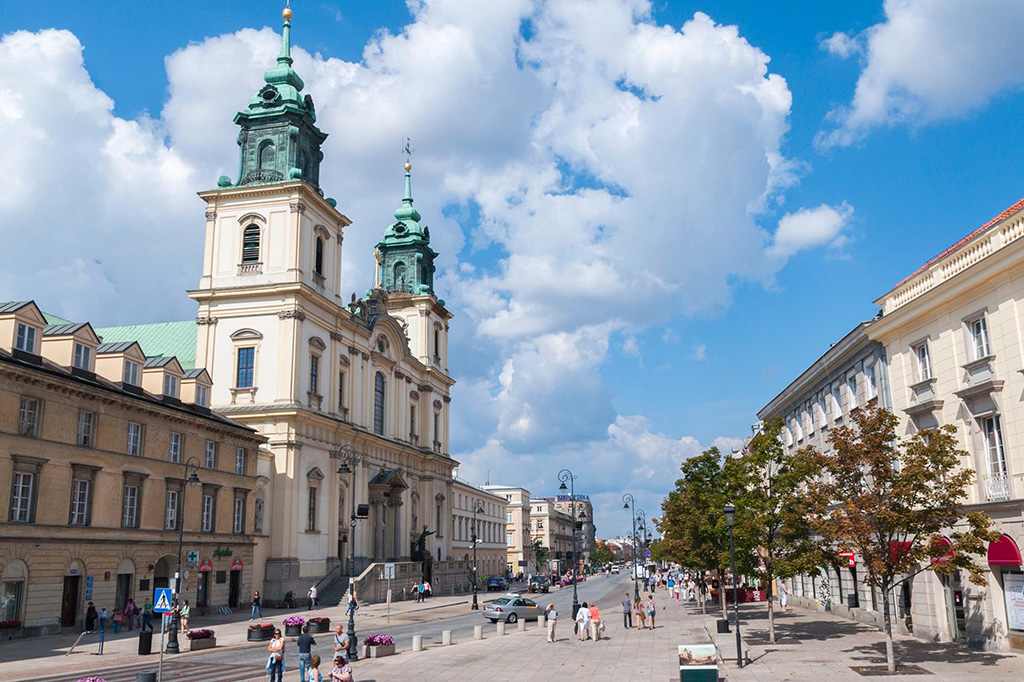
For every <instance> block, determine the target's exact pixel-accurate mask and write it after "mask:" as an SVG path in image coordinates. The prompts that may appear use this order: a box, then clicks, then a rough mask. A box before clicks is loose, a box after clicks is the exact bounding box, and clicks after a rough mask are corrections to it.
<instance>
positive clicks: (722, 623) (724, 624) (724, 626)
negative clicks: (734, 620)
mask: <svg viewBox="0 0 1024 682" xmlns="http://www.w3.org/2000/svg"><path fill="white" fill-rule="evenodd" d="M716 622H717V623H718V634H720V635H721V634H725V633H726V632H729V621H727V620H726V619H725V618H719V619H718V620H717V621H716Z"/></svg>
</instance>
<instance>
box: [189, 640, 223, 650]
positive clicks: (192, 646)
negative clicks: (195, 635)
mask: <svg viewBox="0 0 1024 682" xmlns="http://www.w3.org/2000/svg"><path fill="white" fill-rule="evenodd" d="M215 646H217V638H216V637H207V638H206V639H190V640H189V647H188V650H189V651H200V650H202V649H212V648H213V647H215Z"/></svg>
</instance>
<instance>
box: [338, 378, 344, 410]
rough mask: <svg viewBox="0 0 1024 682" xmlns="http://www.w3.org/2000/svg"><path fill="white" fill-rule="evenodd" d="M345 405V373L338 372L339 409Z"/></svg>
mask: <svg viewBox="0 0 1024 682" xmlns="http://www.w3.org/2000/svg"><path fill="white" fill-rule="evenodd" d="M344 407H345V373H344V372H338V409H339V410H340V409H342V408H344Z"/></svg>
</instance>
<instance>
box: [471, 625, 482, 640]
mask: <svg viewBox="0 0 1024 682" xmlns="http://www.w3.org/2000/svg"><path fill="white" fill-rule="evenodd" d="M483 638H484V626H483V625H474V626H473V639H483Z"/></svg>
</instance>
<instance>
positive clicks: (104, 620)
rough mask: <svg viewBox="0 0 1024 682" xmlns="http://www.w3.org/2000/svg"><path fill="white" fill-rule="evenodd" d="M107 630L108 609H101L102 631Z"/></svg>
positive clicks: (103, 607)
mask: <svg viewBox="0 0 1024 682" xmlns="http://www.w3.org/2000/svg"><path fill="white" fill-rule="evenodd" d="M106 629H107V607H106V606H101V607H100V630H106Z"/></svg>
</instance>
